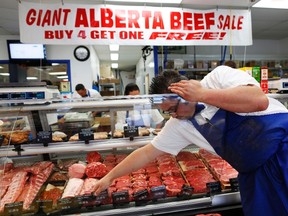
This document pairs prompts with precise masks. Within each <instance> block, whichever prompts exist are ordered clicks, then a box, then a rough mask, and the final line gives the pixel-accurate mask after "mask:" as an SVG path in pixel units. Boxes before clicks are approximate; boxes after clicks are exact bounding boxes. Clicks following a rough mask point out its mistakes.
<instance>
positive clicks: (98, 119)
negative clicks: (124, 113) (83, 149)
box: [95, 117, 111, 126]
mask: <svg viewBox="0 0 288 216" xmlns="http://www.w3.org/2000/svg"><path fill="white" fill-rule="evenodd" d="M95 121H96V122H99V123H100V126H110V125H111V118H110V117H96V118H95Z"/></svg>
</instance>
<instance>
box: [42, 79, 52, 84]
mask: <svg viewBox="0 0 288 216" xmlns="http://www.w3.org/2000/svg"><path fill="white" fill-rule="evenodd" d="M41 82H45V83H46V85H53V83H52V82H51V81H50V80H45V79H44V80H41Z"/></svg>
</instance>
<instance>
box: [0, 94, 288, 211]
mask: <svg viewBox="0 0 288 216" xmlns="http://www.w3.org/2000/svg"><path fill="white" fill-rule="evenodd" d="M166 96H171V95H143V96H135V97H134V96H129V97H126V96H111V97H103V98H101V100H100V99H98V100H96V99H77V100H75V99H74V100H73V99H65V100H60V99H53V100H46V99H44V100H40V99H32V100H0V145H1V147H0V182H1V186H0V215H75V214H81V215H95V214H96V215H197V214H205V213H206V214H208V213H218V214H219V215H231V214H233V215H243V213H242V209H241V199H240V194H239V192H238V181H237V171H236V170H234V169H233V168H232V167H231V166H230V165H229V164H228V163H227V162H226V161H224V160H223V159H221V158H220V157H218V156H216V155H212V154H211V153H209V152H207V151H205V150H203V149H199V148H198V147H196V146H195V145H193V143H191V145H189V146H188V147H186V148H185V149H183V150H182V151H181V152H180V153H179V154H178V155H177V156H172V155H169V154H165V155H163V157H159V158H156V159H155V161H152V162H151V164H148V165H145V167H143V168H142V169H140V170H138V171H135V172H133V173H130V174H129V175H127V176H123V177H120V178H118V179H116V180H115V182H113V184H112V185H111V186H110V187H109V188H108V190H106V191H103V192H102V193H101V194H100V195H99V196H95V195H94V193H93V189H92V191H91V185H93V182H95V181H97V179H99V178H101V177H103V176H104V175H105V173H107V172H109V171H110V170H111V169H112V168H113V167H114V166H115V165H117V163H119V162H120V161H121V160H123V159H124V158H125V157H126V156H127V155H129V153H131V152H132V151H133V150H135V149H137V148H139V147H141V146H144V145H146V144H147V143H149V142H150V141H151V140H152V139H153V138H154V137H155V136H157V133H158V132H159V131H160V130H161V129H155V128H153V125H150V126H148V127H145V128H144V127H129V126H127V125H126V126H125V125H124V126H123V130H119V128H116V127H115V124H116V118H117V112H119V111H125V112H126V111H127V110H135V109H137V110H149V109H157V108H158V106H157V105H158V104H159V103H161V101H162V100H163V97H166ZM269 96H270V97H274V98H276V99H277V100H279V101H280V102H282V103H284V104H285V105H286V106H287V104H286V103H287V101H288V100H287V99H288V96H286V95H280V94H270V95H269ZM151 102H152V103H151ZM162 114H163V116H164V119H165V120H167V119H168V118H169V116H166V115H167V114H164V113H162ZM210 159H212V160H217V161H218V162H219V163H220V165H221V169H220V171H219V169H218V168H217V167H215V166H214V165H213V163H211V162H210ZM219 163H218V165H219ZM167 164H169V166H166V165H167ZM92 165H94V167H93V166H92ZM96 165H97V169H96V168H95V166H96ZM88 167H89V170H88ZM103 167H104V169H103ZM75 170H76V171H75ZM95 170H96V171H95ZM86 184H87V185H90V190H88V189H87V188H89V187H88V186H87V185H86ZM11 185H13V187H12V186H11ZM75 185H77V186H75ZM85 185H86V186H85ZM69 187H70V188H71V187H72V188H74V192H73V194H72V195H71V189H70V191H69ZM13 188H14V190H13ZM15 188H17V192H16V190H15ZM75 188H78V189H77V190H78V192H77V193H76V192H75V190H76V189H75ZM84 188H86V190H84Z"/></svg>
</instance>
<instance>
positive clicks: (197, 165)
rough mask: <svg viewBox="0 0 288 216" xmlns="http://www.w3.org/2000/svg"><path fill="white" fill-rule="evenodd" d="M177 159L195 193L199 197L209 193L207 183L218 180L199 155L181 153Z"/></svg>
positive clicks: (187, 152)
mask: <svg viewBox="0 0 288 216" xmlns="http://www.w3.org/2000/svg"><path fill="white" fill-rule="evenodd" d="M176 159H177V162H178V164H179V165H180V167H181V169H182V171H183V173H184V178H185V179H186V181H187V182H188V183H189V185H190V186H191V187H193V193H194V194H197V195H201V194H206V193H208V189H207V183H211V182H215V181H216V179H215V178H214V176H213V175H212V173H211V172H210V171H209V169H208V168H207V167H206V165H205V163H204V162H203V160H202V159H201V158H199V155H198V154H197V153H192V152H189V151H181V152H179V154H178V155H177V156H176Z"/></svg>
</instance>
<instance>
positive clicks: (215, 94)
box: [198, 86, 269, 112]
mask: <svg viewBox="0 0 288 216" xmlns="http://www.w3.org/2000/svg"><path fill="white" fill-rule="evenodd" d="M198 101H199V102H203V103H207V104H210V105H213V106H216V107H219V108H222V109H225V110H228V111H231V112H257V111H262V110H265V109H267V107H268V103H269V102H268V98H267V96H266V95H265V94H264V93H263V92H262V90H261V88H259V87H257V86H239V87H235V88H229V89H204V88H203V89H202V93H201V94H199V98H198Z"/></svg>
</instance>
